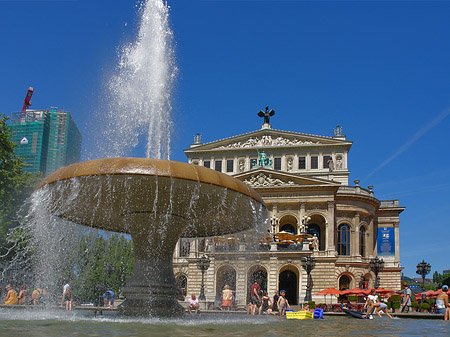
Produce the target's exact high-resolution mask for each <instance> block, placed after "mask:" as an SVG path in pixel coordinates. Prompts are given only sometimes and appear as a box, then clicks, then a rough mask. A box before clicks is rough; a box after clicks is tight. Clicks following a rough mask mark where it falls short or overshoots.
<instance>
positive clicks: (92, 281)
mask: <svg viewBox="0 0 450 337" xmlns="http://www.w3.org/2000/svg"><path fill="white" fill-rule="evenodd" d="M80 245H81V247H80V252H81V254H79V256H78V258H77V259H76V260H75V261H74V265H73V266H71V270H68V271H67V274H66V279H72V280H73V289H74V290H73V292H74V295H75V297H76V298H77V299H78V300H79V301H90V302H94V303H95V302H98V301H99V300H100V296H101V295H102V294H103V293H104V292H105V291H106V290H112V291H113V292H114V293H115V294H117V295H118V294H119V293H120V291H121V290H122V287H123V286H124V285H125V284H126V282H127V281H128V278H129V277H130V275H131V272H132V271H133V268H134V252H133V243H132V241H131V240H129V239H127V238H126V237H125V236H124V235H121V234H109V235H92V234H91V235H86V236H85V237H84V238H83V239H82V240H81V242H80ZM96 304H98V303H96Z"/></svg>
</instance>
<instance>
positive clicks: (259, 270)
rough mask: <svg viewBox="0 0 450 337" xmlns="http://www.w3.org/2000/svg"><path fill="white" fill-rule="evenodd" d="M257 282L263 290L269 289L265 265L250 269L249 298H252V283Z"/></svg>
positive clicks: (248, 279) (248, 277)
mask: <svg viewBox="0 0 450 337" xmlns="http://www.w3.org/2000/svg"><path fill="white" fill-rule="evenodd" d="M255 282H257V283H258V284H259V286H260V288H261V290H263V291H264V290H267V270H266V268H264V267H263V266H254V267H251V268H250V269H249V270H248V274H247V300H250V297H251V293H250V292H251V288H252V284H253V283H255Z"/></svg>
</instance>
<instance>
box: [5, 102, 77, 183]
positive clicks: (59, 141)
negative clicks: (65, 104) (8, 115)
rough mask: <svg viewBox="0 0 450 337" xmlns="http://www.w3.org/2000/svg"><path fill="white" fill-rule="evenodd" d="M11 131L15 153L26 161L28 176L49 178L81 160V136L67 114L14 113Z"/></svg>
mask: <svg viewBox="0 0 450 337" xmlns="http://www.w3.org/2000/svg"><path fill="white" fill-rule="evenodd" d="M11 131H12V141H13V142H15V143H16V144H17V146H16V149H15V153H16V155H17V156H19V157H22V158H24V160H25V170H26V171H27V172H31V173H35V172H42V174H43V175H44V176H47V175H49V174H50V173H52V172H53V171H56V170H57V169H59V168H60V167H63V166H66V165H69V164H73V163H76V162H78V161H79V160H80V155H81V133H80V131H79V130H78V127H77V125H76V124H75V122H74V121H73V119H72V116H71V115H70V112H68V111H57V109H56V108H51V109H49V110H27V111H23V112H14V113H13V114H12V123H11Z"/></svg>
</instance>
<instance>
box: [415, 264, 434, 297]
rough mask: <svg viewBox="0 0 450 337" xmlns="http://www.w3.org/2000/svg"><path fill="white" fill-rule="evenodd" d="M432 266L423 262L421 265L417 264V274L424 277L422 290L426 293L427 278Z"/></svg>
mask: <svg viewBox="0 0 450 337" xmlns="http://www.w3.org/2000/svg"><path fill="white" fill-rule="evenodd" d="M430 270H431V266H430V264H429V263H428V262H425V261H424V260H422V262H420V263H419V264H417V271H416V274H419V275H420V276H422V290H423V291H425V276H426V275H428V274H429V273H430Z"/></svg>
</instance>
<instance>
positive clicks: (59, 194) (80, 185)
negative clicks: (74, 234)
mask: <svg viewBox="0 0 450 337" xmlns="http://www.w3.org/2000/svg"><path fill="white" fill-rule="evenodd" d="M39 188H41V189H47V192H48V193H50V194H51V196H52V197H51V198H48V200H49V201H48V203H49V204H48V205H47V206H48V209H49V211H50V213H51V214H54V215H56V216H58V217H60V218H63V219H66V220H69V221H72V222H74V223H77V224H82V225H85V226H91V227H95V228H99V229H104V230H108V231H115V232H122V233H128V234H130V235H131V237H132V239H133V243H134V247H135V267H134V271H133V274H132V275H131V278H130V281H129V282H128V284H127V286H126V287H125V288H124V289H123V292H124V295H125V296H126V298H127V305H126V307H125V308H124V309H123V314H124V315H128V316H147V315H154V316H160V317H161V316H162V317H167V316H169V317H170V316H179V315H181V314H182V313H183V309H182V308H181V306H180V305H179V304H178V302H177V300H176V299H177V296H178V292H179V291H178V289H177V287H176V283H175V278H174V275H173V267H172V255H173V251H174V248H175V245H176V243H177V241H178V239H179V238H180V237H204V236H215V235H224V234H229V233H235V232H239V231H243V230H246V229H249V228H252V227H255V226H258V225H259V226H264V225H265V219H267V210H266V207H265V204H264V202H263V201H262V199H261V197H260V196H259V195H258V194H257V193H256V192H255V191H254V190H252V189H251V188H250V187H249V186H248V185H246V184H245V183H243V182H241V181H239V180H237V179H235V178H233V177H230V176H228V175H226V174H223V173H219V172H217V171H214V170H211V169H208V168H205V167H201V166H196V165H191V164H186V163H181V162H174V161H168V160H158V159H149V158H108V159H98V160H92V161H87V162H82V163H78V164H74V165H70V166H67V167H65V168H62V169H60V170H58V171H56V172H54V173H53V174H51V175H50V176H48V177H47V178H46V179H45V180H44V181H43V182H42V183H41V185H40V186H39Z"/></svg>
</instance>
